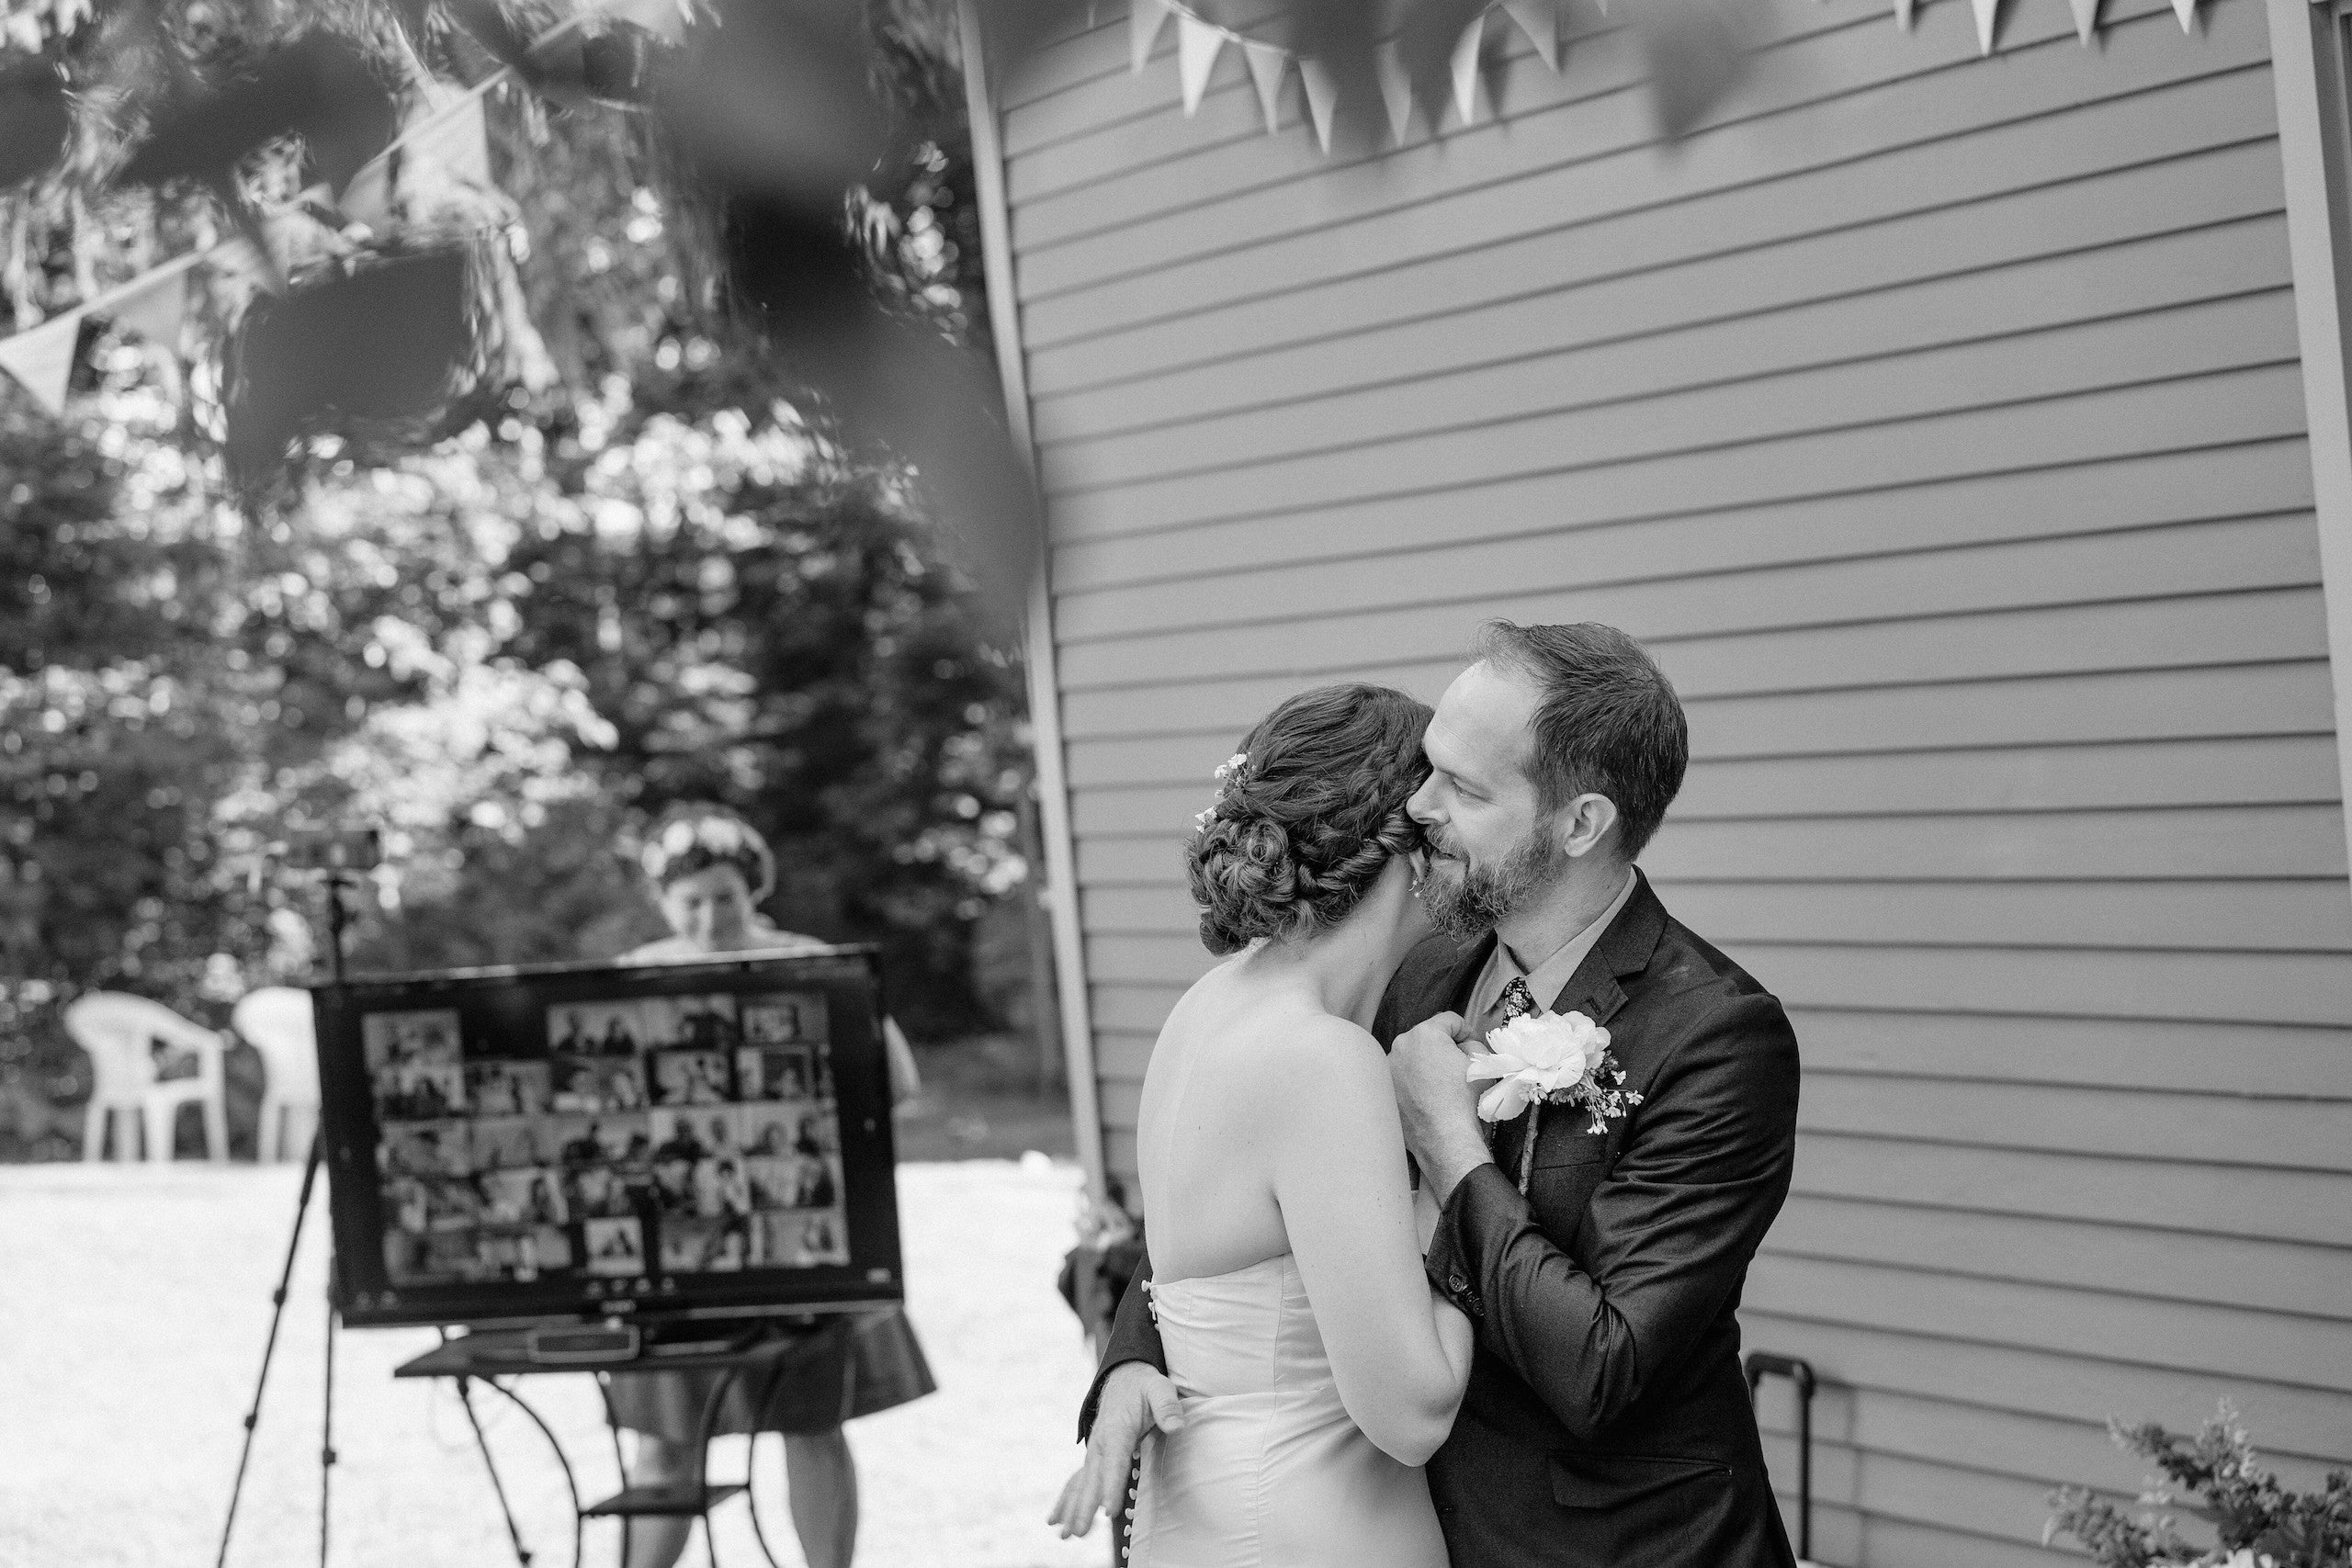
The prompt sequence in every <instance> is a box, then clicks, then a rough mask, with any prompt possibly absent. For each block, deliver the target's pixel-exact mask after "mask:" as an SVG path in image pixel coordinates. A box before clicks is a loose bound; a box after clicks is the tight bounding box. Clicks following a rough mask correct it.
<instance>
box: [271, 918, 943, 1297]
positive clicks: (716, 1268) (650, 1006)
mask: <svg viewBox="0 0 2352 1568" xmlns="http://www.w3.org/2000/svg"><path fill="white" fill-rule="evenodd" d="M879 989H880V988H879V985H878V976H877V973H876V961H875V956H874V953H873V950H872V949H870V948H865V947H831V948H824V949H820V950H816V951H809V950H796V951H795V952H793V953H788V954H782V953H729V954H726V955H724V956H722V957H713V958H702V959H695V960H691V961H687V962H682V963H672V964H624V965H615V964H551V965H536V966H528V967H515V968H499V969H476V970H462V971H454V972H447V973H441V974H432V975H401V976H381V977H378V976H370V977H368V978H366V979H362V980H355V981H352V982H350V983H348V984H345V985H341V986H334V985H322V986H319V987H314V988H313V991H312V1000H313V1005H314V1007H315V1009H316V1018H317V1024H318V1043H319V1070H320V1091H321V1092H320V1100H321V1116H322V1127H323V1129H324V1134H325V1139H326V1159H327V1167H326V1168H327V1174H328V1183H329V1197H330V1208H331V1210H332V1213H333V1216H334V1241H335V1286H334V1290H335V1303H336V1306H337V1308H338V1310H339V1311H340V1312H341V1313H342V1314H343V1316H344V1320H345V1322H346V1323H349V1324H351V1325H354V1326H360V1327H367V1326H391V1325H420V1324H434V1325H460V1324H462V1325H474V1326H483V1325H500V1324H517V1323H534V1322H537V1323H544V1322H549V1321H557V1320H576V1319H582V1318H588V1319H603V1318H610V1317H616V1316H627V1317H629V1318H631V1319H644V1318H651V1317H662V1316H677V1317H743V1316H751V1315H758V1314H784V1313H808V1312H819V1311H828V1310H851V1309H854V1308H858V1307H863V1306H871V1305H875V1304H879V1303H888V1302H896V1301H899V1300H900V1299H902V1295H903V1289H902V1282H901V1279H900V1261H899V1228H898V1213H899V1210H898V1196H897V1190H896V1183H895V1181H894V1154H893V1150H892V1145H891V1129H890V1088H889V1070H888V1060H887V1057H886V1055H885V1054H884V1050H883V1045H882V1033H881V1012H880V1009H879V1003H878V996H879Z"/></svg>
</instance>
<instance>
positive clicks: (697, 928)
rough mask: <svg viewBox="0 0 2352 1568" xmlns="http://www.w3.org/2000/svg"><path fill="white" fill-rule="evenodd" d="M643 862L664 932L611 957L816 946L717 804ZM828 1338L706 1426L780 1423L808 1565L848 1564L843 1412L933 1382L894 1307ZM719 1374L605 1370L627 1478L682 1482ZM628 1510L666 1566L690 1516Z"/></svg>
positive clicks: (657, 835)
mask: <svg viewBox="0 0 2352 1568" xmlns="http://www.w3.org/2000/svg"><path fill="white" fill-rule="evenodd" d="M643 863H644V868H645V874H646V876H647V878H648V880H649V881H650V882H651V883H652V885H653V891H654V894H655V896H656V897H657V898H658V899H659V901H660V903H661V907H662V917H663V918H664V919H667V920H668V921H669V922H670V930H671V931H672V933H673V934H672V935H671V936H670V937H669V938H668V939H667V940H666V941H662V942H649V943H648V944H646V945H645V946H643V947H639V948H637V949H635V950H633V951H631V952H629V953H623V954H622V955H621V962H623V963H640V964H646V963H650V964H658V963H664V962H676V961H679V960H684V959H693V958H700V957H705V956H707V955H709V954H712V953H750V952H760V953H766V952H778V951H781V952H790V951H792V950H793V949H795V948H813V947H822V946H824V945H825V944H824V943H823V942H820V941H818V940H817V939H816V938H814V937H808V936H799V935H796V934H795V933H793V932H790V931H781V930H778V929H777V928H776V927H775V926H773V925H770V924H769V923H768V922H767V921H766V920H765V919H763V918H762V917H761V916H760V914H759V912H758V910H759V905H760V904H761V902H762V901H763V900H764V899H765V898H766V897H768V896H769V895H770V894H772V893H773V892H775V855H774V854H773V853H772V852H770V851H769V849H768V846H767V841H766V840H764V839H763V838H762V837H761V836H760V834H759V832H758V830H757V829H754V828H752V825H751V824H750V823H748V822H746V821H744V820H743V819H742V818H740V817H738V816H736V815H735V814H734V813H733V812H731V811H729V810H727V809H725V808H724V807H718V806H700V805H697V806H679V807H672V808H671V809H670V810H669V811H668V812H667V813H665V814H664V815H663V816H662V819H661V820H660V821H658V822H656V823H655V824H654V827H653V831H652V833H651V834H650V837H649V839H648V841H647V843H646V847H645V854H644V862H643ZM882 1038H883V1044H884V1047H885V1049H886V1050H887V1052H888V1056H889V1064H890V1092H891V1098H892V1099H893V1100H895V1101H903V1100H908V1099H910V1098H911V1097H912V1096H913V1095H914V1093H915V1092H916V1090H917V1089H920V1088H921V1087H922V1085H921V1080H920V1079H919V1078H918V1077H917V1076H916V1071H915V1060H914V1053H913V1052H912V1051H910V1049H908V1046H907V1041H906V1036H905V1035H903V1034H902V1033H900V1032H899V1026H898V1025H897V1024H896V1023H895V1022H893V1021H890V1020H888V1019H887V1018H886V1019H884V1020H883V1021H882ZM811 1332H817V1333H821V1332H823V1330H812V1331H811ZM831 1346H832V1348H831V1351H830V1353H822V1354H819V1355H816V1356H815V1357H814V1358H813V1359H809V1360H807V1361H796V1365H795V1367H794V1369H793V1370H792V1371H790V1372H788V1373H787V1374H786V1375H785V1376H784V1377H782V1378H780V1379H778V1380H777V1381H776V1385H775V1387H774V1388H773V1389H772V1390H771V1391H769V1393H768V1396H767V1397H766V1399H765V1400H764V1401H763V1402H761V1408H758V1409H754V1408H752V1405H753V1403H754V1395H755V1392H756V1391H753V1390H749V1389H746V1388H745V1387H744V1385H743V1382H741V1380H739V1381H738V1382H737V1383H736V1385H735V1386H734V1387H733V1388H732V1389H731V1390H730V1391H729V1393H728V1396H727V1400H726V1403H725V1404H724V1405H723V1406H722V1407H721V1409H720V1412H719V1419H718V1424H717V1426H716V1427H713V1431H714V1433H733V1432H751V1433H759V1432H780V1433H782V1434H783V1435H784V1470H785V1489H786V1496H787V1498H788V1501H789V1503H790V1506H791V1510H792V1524H793V1529H795V1530H796V1531H797V1533H798V1535H799V1537H800V1550H801V1553H802V1555H803V1556H805V1557H806V1558H807V1559H808V1562H809V1568H849V1562H850V1558H851V1555H852V1553H853V1552H854V1551H855V1549H856V1543H857V1472H856V1469H855V1467H854V1463H853V1462H852V1460H851V1457H850V1450H849V1439H848V1438H847V1437H845V1436H844V1435H843V1433H842V1422H844V1421H845V1420H849V1419H853V1418H854V1417H856V1416H870V1415H872V1414H873V1413H874V1412H876V1411H877V1410H888V1409H889V1408H891V1407H892V1406H893V1405H899V1404H906V1403H907V1402H908V1401H910V1400H914V1399H920V1398H922V1396H923V1395H924V1394H926V1393H931V1392H932V1391H933V1388H934V1387H935V1386H936V1385H935V1384H934V1383H933V1382H932V1379H931V1369H930V1367H929V1365H928V1364H927V1363H926V1362H925V1361H924V1359H923V1354H922V1346H921V1345H919V1344H917V1343H916V1341H915V1336H914V1330H913V1328H912V1327H911V1326H910V1325H909V1324H908V1322H907V1319H906V1314H904V1313H903V1312H900V1311H899V1310H898V1309H896V1308H893V1309H891V1310H890V1311H889V1312H888V1313H885V1314H879V1315H877V1316H876V1317H872V1318H869V1319H866V1320H865V1322H864V1324H863V1325H860V1326H859V1327H858V1328H857V1329H856V1330H855V1331H854V1332H853V1333H851V1334H848V1335H845V1336H842V1337H836V1338H834V1339H833V1340H832V1341H831ZM719 1376H720V1374H718V1373H716V1372H691V1371H662V1372H619V1373H616V1374H614V1375H613V1378H612V1384H611V1389H610V1397H611V1401H612V1409H613V1418H614V1420H615V1421H616V1422H617V1423H618V1424H619V1425H621V1426H623V1427H628V1428H629V1429H630V1430H632V1431H634V1432H635V1433H636V1434H637V1438H638V1440H637V1453H636V1456H635V1458H634V1460H633V1461H632V1462H631V1463H630V1465H629V1483H630V1484H632V1485H636V1486H664V1485H681V1484H684V1483H690V1482H691V1481H692V1480H693V1479H694V1475H695V1461H696V1459H697V1458H698V1456H697V1455H696V1454H695V1452H694V1451H693V1448H694V1440H695V1432H696V1431H697V1430H698V1429H699V1427H700V1423H701V1419H702V1412H703V1406H704V1404H705V1403H706V1401H707V1399H708V1398H709V1396H710V1393H711V1390H712V1389H713V1388H714V1387H715V1386H716V1384H717V1382H718V1378H719ZM629 1522H630V1527H631V1528H630V1531H629V1536H630V1540H629V1551H628V1568H670V1565H671V1564H672V1563H673V1562H676V1561H677V1559H678V1555H679V1553H680V1552H681V1551H684V1548H685V1544H686V1537H687V1534H688V1530H689V1528H690V1526H691V1523H692V1521H691V1520H689V1519H684V1518H677V1519H673V1518H650V1517H648V1518H637V1519H632V1520H631V1521H629Z"/></svg>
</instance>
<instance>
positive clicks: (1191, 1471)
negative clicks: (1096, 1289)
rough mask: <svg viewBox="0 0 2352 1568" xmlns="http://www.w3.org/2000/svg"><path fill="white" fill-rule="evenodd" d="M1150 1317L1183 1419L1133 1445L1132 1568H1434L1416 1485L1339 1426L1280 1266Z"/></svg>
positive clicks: (1312, 1339) (1298, 1295)
mask: <svg viewBox="0 0 2352 1568" xmlns="http://www.w3.org/2000/svg"><path fill="white" fill-rule="evenodd" d="M1151 1303H1152V1312H1153V1315H1154V1316H1156V1317H1157V1318H1158V1319H1159V1339H1160V1344H1161V1346H1162V1347H1163V1348H1164V1349H1165V1351H1166V1353H1167V1358H1168V1375H1169V1376H1170V1378H1171V1379H1173V1380H1174V1381H1175V1383H1176V1387H1177V1390H1178V1392H1179V1393H1182V1395H1183V1396H1184V1402H1185V1403H1184V1416H1185V1420H1184V1426H1183V1427H1182V1430H1179V1431H1176V1432H1167V1433H1154V1434H1153V1435H1151V1436H1150V1437H1149V1438H1147V1439H1146V1440H1145V1444H1144V1459H1143V1484H1142V1488H1141V1490H1140V1491H1139V1492H1138V1494H1137V1497H1136V1506H1135V1515H1134V1517H1135V1524H1134V1532H1133V1535H1132V1537H1131V1540H1132V1542H1133V1547H1132V1551H1131V1553H1130V1556H1129V1562H1131V1563H1133V1564H1134V1565H1135V1568H1325V1565H1328V1568H1446V1557H1445V1539H1444V1537H1443V1536H1442V1535H1441V1534H1439V1532H1438V1526H1437V1514H1436V1511H1435V1510H1434V1509H1433V1508H1431V1507H1430V1489H1429V1483H1428V1482H1427V1480H1426V1479H1424V1477H1423V1475H1422V1472H1420V1471H1419V1469H1417V1468H1415V1467H1413V1466H1409V1465H1404V1464H1399V1463H1398V1462H1397V1461H1395V1460H1393V1459H1391V1458H1389V1457H1388V1456H1387V1455H1386V1454H1385V1453H1383V1452H1381V1451H1380V1450H1378V1449H1377V1448H1375V1447H1374V1446H1373V1442H1372V1439H1371V1438H1367V1437H1365V1436H1364V1435H1363V1431H1362V1430H1361V1429H1360V1428H1359V1427H1357V1426H1356V1424H1355V1423H1354V1422H1353V1421H1352V1420H1351V1419H1350V1418H1349V1416H1348V1412H1347V1409H1346V1407H1345V1406H1344V1405H1342V1404H1340V1391H1339V1387H1338V1385H1337V1383H1336V1382H1334V1381H1333V1379H1332V1376H1331V1362H1330V1358H1329V1356H1327V1355H1326V1354H1325V1353H1324V1349H1323V1336H1322V1334H1321V1332H1320V1331H1319V1330H1318V1329H1317V1326H1316V1323H1315V1309H1314V1308H1313V1306H1312V1305H1310V1304H1309V1303H1308V1302H1307V1299H1306V1286H1305V1284H1303V1283H1302V1282H1301V1281H1300V1280H1299V1277H1298V1265H1297V1263H1296V1262H1295V1261H1294V1260H1293V1258H1291V1255H1290V1254H1288V1253H1284V1254H1283V1255H1282V1256H1281V1257H1280V1258H1267V1259H1265V1260H1264V1261H1263V1262H1260V1263H1253V1264H1251V1265H1250V1267H1248V1268H1246V1269H1235V1270H1234V1271H1233V1272H1232V1273H1230V1274H1216V1275H1211V1276H1208V1277H1207V1278H1204V1279H1196V1280H1172V1281H1170V1282H1169V1283H1167V1284H1162V1285H1156V1286H1155V1287H1154V1288H1153V1290H1152V1293H1151Z"/></svg>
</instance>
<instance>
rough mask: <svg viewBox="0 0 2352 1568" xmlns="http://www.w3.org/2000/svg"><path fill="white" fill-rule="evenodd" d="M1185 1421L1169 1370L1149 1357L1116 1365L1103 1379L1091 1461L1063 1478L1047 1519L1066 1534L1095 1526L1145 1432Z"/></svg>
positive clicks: (1120, 1488)
mask: <svg viewBox="0 0 2352 1568" xmlns="http://www.w3.org/2000/svg"><path fill="white" fill-rule="evenodd" d="M1183 1425H1184V1405H1183V1401H1182V1399H1181V1398H1179V1397H1178V1395H1177V1393H1176V1385H1175V1384H1174V1383H1173V1382H1170V1381H1169V1380H1168V1376H1167V1374H1166V1373H1164V1372H1162V1371H1159V1369H1158V1368H1156V1367H1154V1366H1152V1365H1151V1364H1150V1363H1148V1362H1146V1361H1126V1362H1123V1363H1122V1364H1120V1365H1119V1366H1116V1367H1114V1368H1113V1369H1112V1370H1111V1371H1110V1373H1109V1375H1107V1376H1106V1377H1105V1378H1104V1379H1103V1397H1102V1402H1101V1403H1100V1404H1098V1405H1097V1406H1096V1407H1095V1412H1094V1430H1093V1431H1092V1432H1091V1434H1089V1435H1088V1437H1087V1439H1086V1462H1085V1463H1083V1464H1081V1465H1080V1466H1079V1467H1078V1473H1076V1474H1075V1475H1072V1476H1071V1477H1070V1478H1069V1481H1068V1482H1067V1483H1064V1484H1063V1486H1062V1495H1061V1498H1060V1500H1059V1501H1058V1502H1057V1503H1055V1505H1054V1511H1053V1512H1052V1513H1051V1514H1048V1515H1047V1516H1046V1523H1047V1524H1049V1525H1052V1526H1053V1527H1054V1528H1055V1529H1057V1530H1059V1531H1060V1532H1061V1533H1062V1537H1063V1539H1064V1540H1068V1539H1069V1537H1071V1536H1074V1535H1084V1534H1085V1533H1086V1532H1087V1531H1088V1530H1091V1529H1093V1528H1094V1516H1095V1515H1097V1514H1099V1513H1102V1512H1103V1510H1105V1509H1107V1508H1111V1507H1113V1506H1115V1505H1116V1504H1117V1502H1118V1500H1119V1497H1120V1495H1121V1494H1122V1493H1123V1492H1124V1491H1125V1488H1126V1484H1127V1475H1128V1472H1130V1471H1131V1470H1132V1469H1133V1468H1134V1466H1135V1458H1136V1450H1137V1449H1139V1448H1141V1447H1143V1439H1144V1434H1146V1433H1147V1432H1149V1431H1152V1430H1153V1429H1155V1428H1157V1429H1158V1430H1159V1431H1162V1432H1174V1431H1180V1430H1182V1428H1183Z"/></svg>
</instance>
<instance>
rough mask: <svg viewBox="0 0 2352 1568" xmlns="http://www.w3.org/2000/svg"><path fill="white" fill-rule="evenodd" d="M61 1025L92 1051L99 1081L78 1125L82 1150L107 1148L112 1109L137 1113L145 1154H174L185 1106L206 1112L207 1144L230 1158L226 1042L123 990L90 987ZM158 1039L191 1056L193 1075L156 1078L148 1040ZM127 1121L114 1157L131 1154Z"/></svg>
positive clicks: (94, 1153)
mask: <svg viewBox="0 0 2352 1568" xmlns="http://www.w3.org/2000/svg"><path fill="white" fill-rule="evenodd" d="M65 1032H66V1033H67V1034H68V1035H69V1036H71V1037H72V1039H73V1041H74V1044H76V1045H79V1046H80V1047H81V1048H82V1049H83V1050H85V1051H86V1052H88V1053H89V1054H90V1066H91V1070H92V1076H93V1077H95V1078H96V1084H95V1085H94V1087H93V1088H92V1089H91V1091H90V1109H89V1111H88V1113H87V1114H86V1116H85V1119H84V1122H83V1124H82V1157H83V1158H84V1159H85V1160H86V1159H97V1158H99V1157H101V1156H103V1155H104V1154H105V1153H106V1146H107V1124H108V1123H109V1122H112V1121H113V1119H114V1113H115V1112H116V1111H130V1112H135V1113H136V1117H137V1121H136V1125H137V1126H138V1127H139V1129H140V1130H141V1134H143V1138H144V1142H145V1144H146V1145H147V1157H148V1158H149V1159H150V1160H167V1159H169V1158H171V1157H172V1121H173V1118H174V1117H175V1115H177V1113H178V1111H179V1108H180V1107H181V1106H183V1105H188V1104H194V1105H196V1106H198V1107H200V1108H201V1109H202V1111H203V1112H204V1146H205V1152H206V1154H207V1156H209V1157H210V1158H212V1159H215V1160H225V1159H227V1158H228V1157H229V1111H228V1100H227V1098H226V1096H225V1095H224V1093H223V1092H222V1074H221V1059H222V1055H223V1053H224V1052H225V1050H226V1048H227V1044H226V1042H225V1041H223V1040H222V1039H221V1037H220V1035H219V1034H217V1033H215V1032H213V1031H211V1030H209V1029H206V1028H204V1027H203V1026H202V1025H200V1024H197V1023H191V1022H190V1021H187V1019H184V1018H182V1017H181V1016H180V1015H179V1014H177V1013H175V1012H174V1011H173V1010H171V1009H169V1008H167V1007H165V1006H164V1004H163V1003H161V1002H154V1001H149V1000H148V999H147V998H145V997H134V996H130V995H127V994H125V993H123V992H121V991H93V992H91V993H90V994H89V995H88V996H85V997H82V998H77V999H76V1000H74V1002H73V1003H71V1004H70V1005H69V1006H68V1007H67V1008H66V1010H65ZM158 1040H161V1041H162V1042H164V1044H166V1045H169V1046H172V1047H173V1048H175V1049H176V1050H182V1051H187V1052H191V1053H193V1054H194V1055H195V1056H196V1076H195V1077H185V1078H169V1079H165V1080H164V1081H163V1082H160V1083H159V1082H157V1081H156V1078H155V1056H154V1051H153V1043H154V1042H156V1041H158ZM132 1125H133V1123H131V1122H124V1123H122V1125H121V1128H120V1130H119V1132H118V1133H117V1134H116V1135H115V1156H116V1157H117V1158H118V1159H129V1158H130V1157H131V1156H130V1128H131V1126H132Z"/></svg>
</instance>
